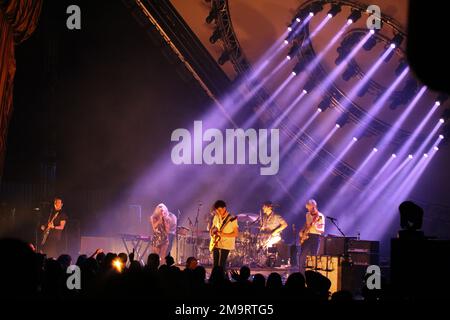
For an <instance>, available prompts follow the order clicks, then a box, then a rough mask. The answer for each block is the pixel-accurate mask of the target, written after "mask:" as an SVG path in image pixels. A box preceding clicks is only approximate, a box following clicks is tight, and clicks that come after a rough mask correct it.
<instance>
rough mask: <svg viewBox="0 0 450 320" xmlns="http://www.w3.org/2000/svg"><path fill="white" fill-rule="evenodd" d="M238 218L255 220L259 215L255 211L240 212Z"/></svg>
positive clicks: (245, 220) (249, 220)
mask: <svg viewBox="0 0 450 320" xmlns="http://www.w3.org/2000/svg"><path fill="white" fill-rule="evenodd" d="M237 218H238V220H239V221H240V222H255V221H256V220H258V218H259V215H258V214H255V213H239V214H238V215H237Z"/></svg>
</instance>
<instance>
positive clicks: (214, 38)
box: [209, 28, 220, 44]
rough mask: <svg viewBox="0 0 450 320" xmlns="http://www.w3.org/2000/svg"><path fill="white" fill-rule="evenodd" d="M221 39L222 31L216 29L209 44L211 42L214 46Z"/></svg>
mask: <svg viewBox="0 0 450 320" xmlns="http://www.w3.org/2000/svg"><path fill="white" fill-rule="evenodd" d="M219 39H220V30H219V28H216V29H215V30H214V32H213V34H212V35H211V37H209V42H211V43H212V44H214V43H216V42H217V40H219Z"/></svg>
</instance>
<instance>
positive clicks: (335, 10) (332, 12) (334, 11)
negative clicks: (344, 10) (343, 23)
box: [328, 3, 341, 18]
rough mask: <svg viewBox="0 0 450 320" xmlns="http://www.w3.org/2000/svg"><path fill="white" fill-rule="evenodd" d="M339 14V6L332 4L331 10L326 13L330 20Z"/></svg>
mask: <svg viewBox="0 0 450 320" xmlns="http://www.w3.org/2000/svg"><path fill="white" fill-rule="evenodd" d="M339 12H341V5H340V4H337V3H335V4H332V5H331V9H330V10H329V11H328V16H329V17H330V18H332V17H334V16H336V15H337V14H338V13H339Z"/></svg>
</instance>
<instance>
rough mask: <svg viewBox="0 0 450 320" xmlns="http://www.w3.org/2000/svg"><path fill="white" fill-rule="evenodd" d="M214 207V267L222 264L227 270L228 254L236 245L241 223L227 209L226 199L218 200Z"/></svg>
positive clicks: (210, 247) (212, 233) (212, 243)
mask: <svg viewBox="0 0 450 320" xmlns="http://www.w3.org/2000/svg"><path fill="white" fill-rule="evenodd" d="M213 208H214V212H215V214H214V218H213V220H212V224H211V228H210V230H209V234H210V236H211V241H210V245H209V249H210V251H212V253H213V259H214V267H215V266H220V267H222V268H223V269H224V270H225V269H226V263H227V258H228V254H229V253H230V251H231V250H234V247H235V241H236V237H237V236H238V234H239V225H238V222H237V219H236V217H234V216H232V215H231V214H230V213H229V212H228V211H227V205H226V203H225V201H223V200H217V201H216V202H215V203H214V206H213Z"/></svg>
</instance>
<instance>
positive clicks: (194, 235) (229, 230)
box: [139, 199, 325, 272]
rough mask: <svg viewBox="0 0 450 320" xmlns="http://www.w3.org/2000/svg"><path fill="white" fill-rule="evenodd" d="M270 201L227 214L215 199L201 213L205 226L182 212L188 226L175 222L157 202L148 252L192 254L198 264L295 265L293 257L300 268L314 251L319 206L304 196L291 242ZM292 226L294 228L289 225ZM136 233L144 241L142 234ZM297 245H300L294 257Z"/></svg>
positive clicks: (321, 221) (321, 224) (321, 225)
mask: <svg viewBox="0 0 450 320" xmlns="http://www.w3.org/2000/svg"><path fill="white" fill-rule="evenodd" d="M275 207H278V205H276V204H273V203H272V201H265V202H264V203H263V204H262V206H261V208H260V210H259V213H239V214H236V215H233V214H232V213H230V212H229V211H228V209H227V204H226V203H225V201H223V200H217V201H216V202H215V203H214V204H213V206H212V208H211V210H210V212H209V213H207V216H206V219H205V222H206V227H205V228H206V230H205V229H204V228H199V227H198V221H197V219H196V223H195V224H193V223H192V221H191V219H190V218H187V221H188V222H189V227H185V226H180V225H178V222H179V221H178V219H177V217H176V216H175V215H174V214H173V213H171V212H169V210H168V208H167V206H166V205H165V204H163V203H160V204H158V205H157V206H156V208H155V209H154V211H153V213H152V215H151V216H150V217H149V221H150V225H151V230H152V234H151V235H150V237H148V242H149V247H150V251H151V252H148V253H156V254H158V255H159V257H160V259H161V260H163V259H164V258H165V257H166V256H169V255H171V256H175V261H177V262H178V261H179V262H183V261H186V259H187V258H189V259H192V258H193V257H196V259H198V261H199V262H200V263H202V264H204V265H212V266H220V267H223V268H224V269H226V268H227V267H229V266H232V267H236V266H242V265H251V266H257V267H273V266H275V265H284V266H297V261H298V262H299V263H298V266H299V269H300V271H301V272H304V267H305V263H306V262H305V261H306V257H307V256H308V255H316V254H317V252H318V249H319V241H320V236H321V235H322V234H323V233H324V231H325V217H324V215H323V214H322V213H320V212H319V210H318V208H317V202H316V201H315V200H314V199H310V200H308V202H307V203H306V209H307V212H306V215H305V223H304V226H303V228H302V229H301V230H300V232H299V234H298V237H297V235H294V240H293V242H292V241H288V239H287V238H289V236H288V232H286V229H287V227H288V223H287V222H286V220H285V219H284V218H283V217H282V216H281V214H279V213H278V212H275ZM293 230H294V232H296V231H295V225H293ZM139 239H140V240H141V241H142V240H145V241H147V237H145V236H139ZM297 246H300V256H299V257H297V249H296V248H297ZM293 247H294V248H295V250H292V248H293ZM293 255H295V256H293Z"/></svg>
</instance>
